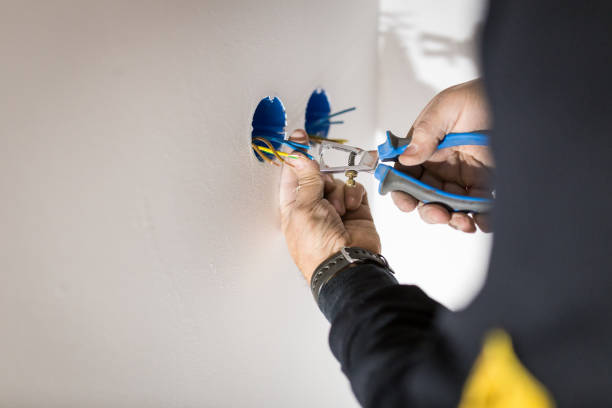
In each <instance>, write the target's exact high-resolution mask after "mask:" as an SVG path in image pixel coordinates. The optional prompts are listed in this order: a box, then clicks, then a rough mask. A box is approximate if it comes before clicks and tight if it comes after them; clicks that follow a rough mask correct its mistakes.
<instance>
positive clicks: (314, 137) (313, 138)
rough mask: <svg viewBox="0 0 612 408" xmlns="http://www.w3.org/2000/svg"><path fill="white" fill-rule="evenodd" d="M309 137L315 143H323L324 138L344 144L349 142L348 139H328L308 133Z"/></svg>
mask: <svg viewBox="0 0 612 408" xmlns="http://www.w3.org/2000/svg"><path fill="white" fill-rule="evenodd" d="M308 138H309V139H310V140H311V141H313V142H315V143H321V142H322V141H323V140H327V141H329V142H335V143H340V144H344V143H346V142H348V140H346V139H326V138H324V137H319V136H314V135H308Z"/></svg>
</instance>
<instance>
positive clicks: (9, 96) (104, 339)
mask: <svg viewBox="0 0 612 408" xmlns="http://www.w3.org/2000/svg"><path fill="white" fill-rule="evenodd" d="M1 8H2V11H1V12H0V59H1V61H2V63H1V64H0V90H1V91H0V118H1V119H0V145H1V148H0V191H1V192H2V203H1V204H0V209H1V210H0V228H1V231H2V232H1V233H0V361H2V369H1V370H0V405H1V406H13V407H16V406H46V407H53V406H61V407H67V406H79V407H83V406H89V407H92V406H101V407H102V406H105V407H108V406H116V407H119V406H131V407H133V406H163V407H188V406H198V407H239V406H245V407H246V406H253V407H264V406H265V407H311V406H337V407H349V406H350V407H353V406H355V405H356V402H355V400H354V397H353V396H352V394H351V392H350V389H349V386H348V383H347V381H346V380H345V378H344V376H343V375H342V373H341V372H340V369H339V366H338V364H337V362H336V361H335V359H334V358H333V356H332V355H331V353H330V352H329V349H328V346H327V331H328V323H327V322H326V321H325V319H324V318H322V316H321V314H320V312H319V311H318V309H317V308H316V305H315V304H314V302H313V301H312V298H311V296H310V294H309V292H308V290H307V285H306V283H305V282H304V280H303V278H302V277H301V276H300V274H299V273H298V271H297V269H296V268H295V266H294V265H293V262H292V261H291V259H290V258H289V256H288V254H287V253H286V247H285V243H284V239H283V237H282V235H281V233H280V228H279V223H278V214H277V211H278V210H277V201H278V194H277V181H278V176H279V171H278V169H277V168H275V167H273V166H269V165H265V166H264V165H261V164H260V163H259V162H257V161H256V160H255V159H254V157H253V154H252V153H251V149H250V121H251V115H252V112H253V110H254V109H255V106H256V104H257V102H258V101H259V100H260V99H261V98H263V97H265V96H267V95H278V96H280V97H281V98H282V99H283V101H284V103H285V107H286V109H287V113H288V119H289V129H292V128H297V127H302V126H303V117H304V116H303V115H304V109H305V106H306V101H307V99H308V97H309V95H310V93H311V92H312V90H313V89H314V88H315V87H318V86H323V87H325V88H326V89H327V91H328V92H329V95H330V97H331V99H332V105H333V107H337V108H339V107H347V106H351V105H357V106H358V107H359V111H358V112H356V113H354V114H352V116H351V117H350V118H349V117H347V118H346V119H347V124H346V125H344V127H343V128H341V129H338V133H337V134H338V136H340V135H342V134H344V135H348V134H354V135H359V137H361V138H370V137H371V135H372V134H373V133H374V129H375V115H376V109H375V106H376V105H375V98H376V92H375V89H376V80H375V72H376V30H377V4H376V3H375V2H372V1H369V0H360V1H355V0H344V1H335V2H328V1H322V0H321V1H311V0H309V1H297V0H289V1H272V0H268V1H266V0H259V1H242V2H232V1H226V0H224V1H180V2H167V1H163V2H162V1H147V2H106V1H105V2H87V3H84V2H78V1H74V2H71V1H63V2H62V1H54V2H33V3H29V2H14V3H11V4H7V3H6V2H4V3H3V4H2V7H1ZM359 137H355V138H353V139H354V140H358V139H359ZM312 390H316V392H313V391H312Z"/></svg>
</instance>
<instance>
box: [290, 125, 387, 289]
mask: <svg viewBox="0 0 612 408" xmlns="http://www.w3.org/2000/svg"><path fill="white" fill-rule="evenodd" d="M291 140H293V141H296V142H298V143H308V135H307V134H306V132H305V131H303V130H296V131H295V132H293V134H292V135H291ZM285 160H287V161H288V162H289V163H290V164H292V165H293V167H290V166H287V165H286V164H285V165H283V169H282V173H281V181H280V213H281V223H282V229H283V233H284V234H285V239H286V241H287V246H288V247H289V253H290V254H291V257H292V258H293V260H294V261H295V263H296V265H297V267H298V268H299V269H300V271H301V272H302V274H303V275H304V277H305V278H306V280H307V281H308V283H310V278H311V277H312V274H313V272H314V270H315V268H316V267H317V266H319V264H321V262H323V261H324V260H325V259H327V258H328V257H330V256H331V255H333V254H334V253H336V252H338V251H339V250H340V249H341V248H342V247H345V246H357V247H361V248H365V249H367V250H369V251H371V252H374V253H376V254H377V253H380V238H379V237H378V233H377V232H376V227H375V226H374V221H373V220H372V214H371V213H370V207H369V206H368V199H367V195H366V192H365V189H364V188H363V186H362V185H361V184H357V185H356V186H355V187H348V186H346V185H345V183H343V182H342V181H340V180H334V179H333V178H332V177H331V176H330V175H327V174H321V173H320V171H319V164H318V163H317V162H316V161H314V160H309V159H308V158H306V157H303V156H302V157H300V158H298V159H290V158H287V159H285Z"/></svg>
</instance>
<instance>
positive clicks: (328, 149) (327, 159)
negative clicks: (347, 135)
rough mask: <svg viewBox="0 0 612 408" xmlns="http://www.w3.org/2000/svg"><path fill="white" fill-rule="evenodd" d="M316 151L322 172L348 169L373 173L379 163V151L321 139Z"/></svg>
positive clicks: (316, 158) (339, 171)
mask: <svg viewBox="0 0 612 408" xmlns="http://www.w3.org/2000/svg"><path fill="white" fill-rule="evenodd" d="M317 149H318V151H314V152H313V153H314V155H313V156H314V157H315V160H317V161H318V162H319V167H320V169H321V173H332V174H333V173H345V172H346V171H356V172H368V173H373V172H374V170H375V169H376V166H377V165H378V152H377V151H376V150H373V151H368V150H363V149H360V148H359V147H355V146H349V145H345V144H340V143H335V142H330V141H327V140H323V141H321V143H319V144H318V145H317Z"/></svg>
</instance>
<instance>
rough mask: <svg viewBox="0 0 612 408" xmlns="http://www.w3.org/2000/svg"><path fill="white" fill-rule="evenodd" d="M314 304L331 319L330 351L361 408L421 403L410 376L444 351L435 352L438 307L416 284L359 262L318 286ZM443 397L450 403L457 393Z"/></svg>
mask: <svg viewBox="0 0 612 408" xmlns="http://www.w3.org/2000/svg"><path fill="white" fill-rule="evenodd" d="M319 307H320V308H321V310H322V311H323V313H324V314H325V316H326V317H327V319H328V320H329V321H330V322H331V323H332V327H331V332H330V336H329V342H330V346H331V349H332V352H333V353H334V356H335V357H336V358H337V359H338V361H340V363H341V365H342V370H343V371H344V373H345V374H346V376H347V377H348V379H349V381H350V383H351V387H352V388H353V392H354V393H355V395H356V397H357V399H358V400H359V402H360V403H361V404H362V406H364V407H379V408H380V407H382V408H384V407H396V406H421V405H422V403H421V402H422V400H420V399H418V398H417V396H416V394H415V393H414V392H413V391H414V386H415V380H416V381H418V380H417V379H414V378H413V376H414V375H416V371H422V370H423V368H424V367H425V366H428V365H430V364H423V363H425V362H427V363H431V361H429V360H431V359H432V358H433V357H434V356H436V355H438V356H442V355H443V354H444V353H441V352H440V350H438V351H436V350H435V349H436V345H441V344H443V341H441V340H442V339H441V336H440V334H439V332H438V331H437V330H436V328H435V325H434V324H433V323H434V319H435V317H436V315H437V313H439V312H440V311H444V308H443V307H442V306H441V305H439V304H438V303H437V302H435V301H434V300H432V299H431V298H429V297H428V296H427V295H426V294H425V293H424V292H423V291H422V290H421V289H419V288H418V287H416V286H409V285H399V284H398V283H397V281H396V280H395V279H394V278H393V277H392V276H391V275H389V274H388V273H387V272H386V271H385V270H384V269H383V268H381V267H379V266H377V265H373V264H364V265H359V266H356V267H353V268H348V269H345V270H344V271H341V272H339V273H338V274H337V275H336V276H334V277H333V278H332V279H331V280H330V281H329V282H328V283H327V284H326V285H325V286H324V287H323V288H322V290H321V294H320V297H319ZM445 360H446V361H447V362H450V361H452V359H448V358H446V359H445ZM449 371H452V370H450V367H449ZM459 385H460V384H459ZM451 394H452V393H451ZM444 398H445V399H447V402H448V403H449V404H454V403H456V401H457V400H458V395H450V394H449V395H445V396H444ZM438 402H441V401H440V400H438Z"/></svg>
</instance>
